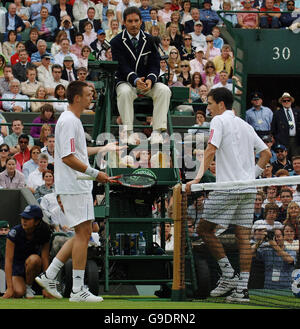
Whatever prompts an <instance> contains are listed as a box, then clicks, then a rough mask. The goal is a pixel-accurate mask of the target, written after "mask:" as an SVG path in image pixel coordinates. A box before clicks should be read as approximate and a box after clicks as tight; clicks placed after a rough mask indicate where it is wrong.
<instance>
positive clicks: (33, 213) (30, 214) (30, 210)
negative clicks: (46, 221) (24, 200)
mask: <svg viewBox="0 0 300 329" xmlns="http://www.w3.org/2000/svg"><path fill="white" fill-rule="evenodd" d="M20 215H21V217H23V218H27V219H31V218H43V212H42V209H41V208H40V207H39V206H36V205H34V204H32V205H28V206H26V207H25V209H24V211H23V212H22V213H21V214H20Z"/></svg>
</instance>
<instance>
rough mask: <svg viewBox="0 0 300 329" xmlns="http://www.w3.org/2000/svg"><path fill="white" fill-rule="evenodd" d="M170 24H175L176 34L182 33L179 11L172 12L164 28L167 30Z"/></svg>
mask: <svg viewBox="0 0 300 329" xmlns="http://www.w3.org/2000/svg"><path fill="white" fill-rule="evenodd" d="M171 24H175V25H176V26H177V29H178V32H179V34H180V35H182V33H183V32H184V25H183V24H181V23H180V13H179V11H177V10H176V11H173V12H172V14H171V21H170V22H168V23H167V24H166V28H167V29H168V28H169V27H170V25H171Z"/></svg>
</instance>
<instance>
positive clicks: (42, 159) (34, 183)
mask: <svg viewBox="0 0 300 329" xmlns="http://www.w3.org/2000/svg"><path fill="white" fill-rule="evenodd" d="M47 166H48V155H47V154H45V153H41V154H39V156H38V167H37V168H36V169H35V170H34V171H33V172H32V173H31V174H29V176H28V179H27V187H28V188H29V189H30V191H31V192H32V193H35V190H36V189H37V187H39V186H42V185H43V184H44V180H43V172H44V171H45V170H46V169H47Z"/></svg>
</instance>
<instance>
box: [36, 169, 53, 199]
mask: <svg viewBox="0 0 300 329" xmlns="http://www.w3.org/2000/svg"><path fill="white" fill-rule="evenodd" d="M42 177H43V180H44V182H45V183H44V184H43V185H41V186H38V187H37V188H36V190H35V192H34V197H35V198H36V199H37V200H38V201H39V202H40V200H41V198H42V197H43V196H45V195H46V194H49V193H54V188H55V187H54V175H53V172H52V171H51V170H49V169H46V170H44V171H43V173H42Z"/></svg>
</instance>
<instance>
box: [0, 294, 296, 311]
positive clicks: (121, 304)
mask: <svg viewBox="0 0 300 329" xmlns="http://www.w3.org/2000/svg"><path fill="white" fill-rule="evenodd" d="M251 297H252V296H251ZM103 298H104V301H103V302H102V303H70V302H69V301H68V299H67V298H64V299H62V300H57V299H46V298H42V297H41V296H36V297H35V298H34V299H8V300H6V299H0V309H116V310H120V309H161V310H163V309H182V310H184V309H188V310H192V309H270V308H274V307H275V308H277V307H280V308H293V306H294V307H295V302H296V301H297V299H296V300H295V297H288V296H282V297H281V298H280V299H279V298H278V296H276V298H272V296H268V297H266V296H259V295H255V296H253V297H252V298H251V303H250V304H248V305H240V304H228V303H225V301H224V298H218V299H216V298H208V299H206V300H192V301H184V302H173V301H171V300H170V299H162V298H156V297H153V296H149V297H147V296H143V297H139V296H103ZM270 303H271V304H270Z"/></svg>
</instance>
